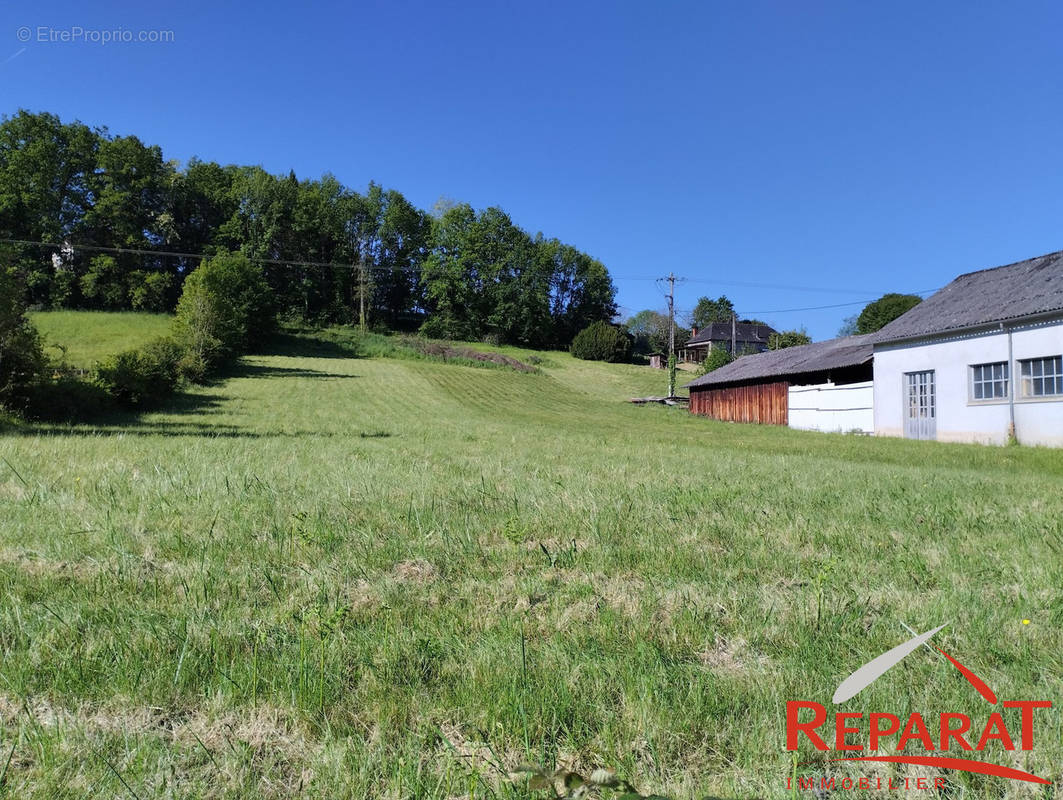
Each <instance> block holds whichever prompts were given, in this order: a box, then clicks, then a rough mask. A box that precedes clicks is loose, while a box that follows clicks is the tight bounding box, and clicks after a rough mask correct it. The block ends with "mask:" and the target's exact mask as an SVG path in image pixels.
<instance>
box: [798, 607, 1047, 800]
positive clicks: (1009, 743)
mask: <svg viewBox="0 0 1063 800" xmlns="http://www.w3.org/2000/svg"><path fill="white" fill-rule="evenodd" d="M944 627H945V626H944V625H941V626H939V627H937V628H934V629H933V630H930V631H927V632H926V633H922V634H919V635H918V636H915V637H913V638H911V639H909V640H908V641H907V642H905V643H904V644H900V645H897V647H894V648H893V649H892V650H889V651H888V652H886V653H883V654H882V655H880V656H879V657H878V658H874V659H872V660H871V661H868V662H867V663H866V664H864V665H863V666H862V667H860V669H858V670H856V672H854V673H853V674H852V675H850V676H849V677H848V678H846V679H845V680H844V681H842V682H841V684H840V685H839V686H838V689H837V691H835V692H834V697H833V698H831V699H832V701H833V702H834V704H835V705H838V704H840V703H844V702H845V701H846V700H849V699H851V698H853V697H855V696H856V695H857V694H859V693H860V692H861V691H863V690H864V689H866V688H867V687H868V686H870V685H871V684H872V683H874V682H875V681H876V680H878V679H879V678H880V677H882V675H883V674H885V672H886V671H887V670H889V669H890V668H891V667H894V666H896V665H897V664H899V663H900V662H901V661H902V660H903V659H904V658H905V657H906V656H908V655H909V654H910V653H912V652H913V651H914V650H917V649H918V648H919V647H921V646H924V645H925V646H926V647H927V648H928V649H929V648H930V646H929V645H928V644H927V642H928V641H929V640H930V638H931V637H933V636H934V634H936V633H937V632H938V631H940V630H941V629H942V628H944ZM936 649H937V650H938V652H940V653H941V654H942V655H943V656H945V658H947V659H948V660H949V662H950V663H952V665H953V666H954V667H956V669H958V670H959V671H960V674H961V675H963V677H964V678H966V679H967V681H968V682H969V683H970V684H971V686H973V687H974V688H975V690H976V691H977V692H978V694H980V695H981V696H982V698H983V699H984V700H985V701H986V702H987V703H989V704H990V705H993V706H995V705H998V702H997V696H996V694H994V693H993V690H992V689H990V688H989V687H988V686H987V685H986V683H985V681H983V680H982V679H981V678H979V677H978V676H977V675H975V674H974V672H972V671H971V670H970V669H968V668H967V667H965V666H964V665H963V664H961V663H960V662H959V661H957V660H956V659H955V658H953V657H952V656H950V655H949V654H948V653H946V652H945V651H944V650H942V649H941V648H936ZM1000 705H1002V707H1003V708H1017V709H1021V712H1022V727H1021V730H1020V731H1019V736H1020V738H1019V745H1020V746H1019V748H1018V749H1020V750H1032V749H1033V738H1034V737H1033V729H1034V726H1033V720H1034V711H1036V710H1037V709H1042V708H1051V707H1052V703H1051V701H1049V700H1005V701H1004V702H1003V703H1002V704H1000ZM802 711H811V712H812V718H811V719H810V720H805V721H804V722H802V721H801V712H802ZM863 721H864V714H862V713H860V712H845V713H837V714H835V715H834V720H833V726H829V725H827V709H826V708H825V707H824V706H823V705H822V704H821V703H815V702H811V701H804V700H792V701H789V702H787V703H786V749H787V750H796V749H797V743H798V741H799V739H800V737H801V736H802V735H803V736H805V737H806V738H807V739H808V741H809V742H811V744H812V746H813V747H815V748H816V749H817V750H824V751H827V750H830V749H831V748H830V747H829V746H828V744H827V740H829V739H830V738H833V745H834V747H833V749H834V750H835V751H836V752H839V753H848V752H859V751H862V750H869V751H877V750H879V749H880V748H881V749H886V750H888V749H890V746H891V745H892V744H893V742H892V737H893V736H895V735H897V734H898V733H899V734H900V736H899V738H898V739H897V740H896V744H895V745H893V749H895V750H896V751H897V752H898V755H863V756H862V755H852V756H848V755H846V756H840V757H838V758H833V759H831V760H832V761H877V762H887V763H891V764H915V765H918V766H926V767H938V768H940V769H951V770H961V771H964V772H974V773H978V774H980V775H996V776H998V777H1001V778H1010V779H1012V780H1018V781H1029V782H1030V783H1041V784H1048V785H1051V783H1052V781H1049V780H1045V779H1044V778H1039V777H1038V776H1036V775H1033V774H1031V773H1029V772H1023V771H1022V770H1019V769H1014V768H1013V767H1005V766H1003V765H1002V764H994V763H991V762H988V761H980V760H977V759H973V758H960V757H957V756H951V755H950V756H944V755H905V754H903V751H904V749H905V747H906V745H908V743H909V742H914V743H917V744H920V745H922V747H923V749H924V750H926V751H929V752H937V753H952V752H960V751H965V752H972V751H973V752H981V751H983V750H985V747H986V745H987V744H989V743H990V742H999V743H1000V745H1001V746H1002V747H1003V748H1004V749H1005V750H1015V749H1016V746H1015V738H1014V737H1013V736H1012V734H1011V732H1009V731H1008V728H1007V726H1006V725H1005V724H1004V717H1003V716H1002V715H1001V714H1000V712H999V711H993V712H991V713H990V714H989V717H988V719H987V720H986V722H985V724H984V725H982V726H980V727H976V728H973V729H972V721H971V718H970V717H969V716H967V715H966V714H959V713H942V714H941V715H940V717H939V719H937V720H936V724H933V725H932V726H931V727H928V725H927V722H926V720H925V719H924V718H923V715H922V714H920V713H919V712H918V711H916V712H913V713H912V714H910V715H909V716H908V719H907V720H906V721H905V722H904V725H903V727H902V726H901V719H900V717H898V716H897V715H896V714H889V713H885V712H872V713H871V714H869V715H868V720H867V725H868V741H867V743H866V746H865V744H864V743H859V744H854V743H852V742H851V741H850V740H848V739H847V737H849V736H850V735H852V734H860V733H861V725H862V723H863ZM824 727H827V728H828V730H827V731H824V730H823V728H824ZM830 727H833V729H834V730H833V737H831V736H830V735H829V728H830ZM976 734H977V737H978V738H977V739H975V735H976ZM887 739H888V740H890V741H886V740H887ZM798 780H799V782H800V785H799V786H798V787H797V788H813V786H812V785H808V786H805V782H806V781H805V779H801V778H799V779H798ZM813 780H814V779H811V778H810V779H808V782H809V784H811V783H812V782H813ZM824 780H827V779H824ZM844 780H846V781H849V783H850V785H849V786H843V787H842V788H853V782H852V779H850V778H846V779H844ZM859 780H860V784H861V785H860V786H859V788H864V789H866V788H869V787H868V786H866V785H863V784H865V783H866V782H867V781H869V780H870V779H867V778H861V779H859ZM920 780H921V781H923V780H925V779H920ZM938 780H939V781H940V780H941V779H938ZM791 781H792V778H788V779H787V788H788V789H790V788H792V787H791V786H790V783H791ZM830 781H831V783H832V784H833V782H834V779H833V778H832V779H830ZM879 782H880V783H881V779H879ZM939 787H940V784H939V785H938V788H939ZM870 788H891V789H898V788H908V786H907V780H905V783H904V786H895V785H893V783H892V779H891V780H890V782H889V786H878V787H874V786H873V787H870ZM917 788H930V787H929V786H924V785H919V786H918V787H917Z"/></svg>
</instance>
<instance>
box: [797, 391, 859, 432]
mask: <svg viewBox="0 0 1063 800" xmlns="http://www.w3.org/2000/svg"><path fill="white" fill-rule="evenodd" d="M873 403H874V389H873V386H872V381H862V382H861V383H848V384H843V385H841V386H838V385H837V384H833V383H820V384H816V385H813V386H791V387H790V396H789V404H790V407H789V417H788V418H789V421H790V423H789V424H790V427H791V428H798V429H800V430H806V431H832V432H838V433H848V432H851V431H859V432H861V433H873V432H874V430H875V416H874V413H873V410H872V406H873Z"/></svg>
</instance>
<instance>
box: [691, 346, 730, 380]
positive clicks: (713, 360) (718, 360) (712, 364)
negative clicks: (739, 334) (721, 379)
mask: <svg viewBox="0 0 1063 800" xmlns="http://www.w3.org/2000/svg"><path fill="white" fill-rule="evenodd" d="M732 361H734V359H733V358H731V354H730V353H728V352H727V350H725V349H724V348H722V347H714V348H712V350H710V351H709V354H708V355H707V356H706V357H705V360H704V361H702V362H701V369H700V370H699V372H700V374H702V375H705V374H706V373H709V372H712V371H713V370H716V369H719V368H720V367H722V366H725V365H727V364H730V363H731V362H732Z"/></svg>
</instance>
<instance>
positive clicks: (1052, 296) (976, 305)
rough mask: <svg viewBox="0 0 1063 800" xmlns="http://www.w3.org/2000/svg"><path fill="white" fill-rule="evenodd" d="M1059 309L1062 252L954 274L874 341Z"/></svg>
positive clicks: (1062, 284)
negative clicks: (950, 281)
mask: <svg viewBox="0 0 1063 800" xmlns="http://www.w3.org/2000/svg"><path fill="white" fill-rule="evenodd" d="M1061 310H1063V251H1060V252H1058V253H1049V254H1048V255H1045V256H1038V257H1037V258H1030V259H1027V260H1026V261H1019V262H1017V263H1015V264H1007V265H1005V266H1003V267H994V268H992V269H983V270H979V271H977V272H968V273H967V274H966V275H960V277H958V278H956V279H955V280H954V281H953V282H952V283H950V284H949V285H948V286H946V287H945V288H944V289H941V290H939V291H938V292H935V293H934V294H932V295H931V296H930V297H928V298H927V299H926V300H924V301H923V302H922V303H920V304H919V305H917V306H916V307H915V308H913V309H911V310H910V311H908V312H907V313H905V314H902V315H901V316H900V317H898V318H897V319H895V320H893V322H891V323H889V324H888V325H886V326H885V327H884V328H883V329H882V330H881V331H879V332H878V335H879V339H878V341H880V342H889V341H896V340H899V339H914V338H917V337H920V336H928V335H931V334H935V333H945V332H947V331H954V330H959V329H962V328H972V327H978V326H981V325H991V324H993V323H996V322H1005V321H1007V320H1013V319H1018V318H1020V317H1029V316H1034V315H1037V314H1045V313H1050V312H1053V311H1061Z"/></svg>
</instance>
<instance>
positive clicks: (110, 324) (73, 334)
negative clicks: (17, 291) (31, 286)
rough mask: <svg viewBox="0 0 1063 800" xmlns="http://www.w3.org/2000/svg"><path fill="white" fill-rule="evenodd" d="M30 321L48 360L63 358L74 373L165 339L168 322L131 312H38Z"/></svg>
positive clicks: (165, 317) (158, 316)
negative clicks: (76, 370)
mask: <svg viewBox="0 0 1063 800" xmlns="http://www.w3.org/2000/svg"><path fill="white" fill-rule="evenodd" d="M30 319H32V320H33V324H34V325H36V326H37V330H39V331H40V332H41V334H42V335H43V336H44V343H45V351H46V352H47V354H48V356H49V358H51V359H53V360H54V361H59V360H60V359H61V358H63V357H65V358H66V362H67V363H68V364H69V365H70V366H72V367H76V368H78V369H91V367H92V365H93V364H94V363H96V362H97V361H102V360H103V359H105V358H106V357H107V356H109V355H113V354H114V353H117V352H118V351H119V350H125V349H127V348H130V347H136V346H137V345H140V344H143V343H144V342H146V341H149V340H150V339H154V338H155V337H157V336H165V335H166V334H167V333H169V331H170V321H171V317H170V316H169V315H167V314H147V313H140V312H135V311H38V312H35V313H33V314H30ZM56 345H61V346H62V347H57V346H56ZM63 348H65V352H64V350H63Z"/></svg>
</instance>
